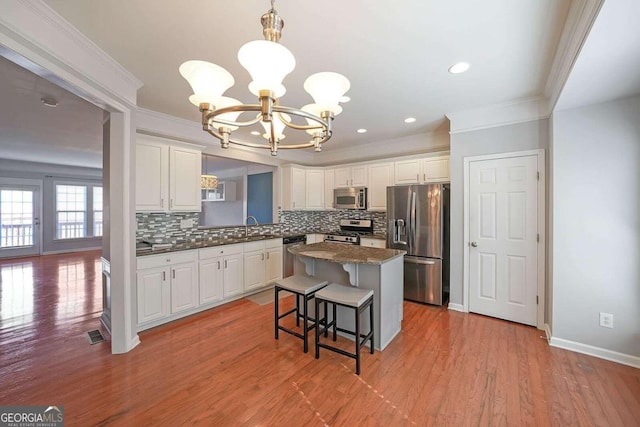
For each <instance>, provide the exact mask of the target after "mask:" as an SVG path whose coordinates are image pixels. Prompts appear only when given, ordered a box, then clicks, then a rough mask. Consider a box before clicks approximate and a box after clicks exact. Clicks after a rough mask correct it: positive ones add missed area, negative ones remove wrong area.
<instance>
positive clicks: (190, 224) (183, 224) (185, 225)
mask: <svg viewBox="0 0 640 427" xmlns="http://www.w3.org/2000/svg"><path fill="white" fill-rule="evenodd" d="M191 227H193V220H192V219H183V220H180V230H184V229H186V228H191Z"/></svg>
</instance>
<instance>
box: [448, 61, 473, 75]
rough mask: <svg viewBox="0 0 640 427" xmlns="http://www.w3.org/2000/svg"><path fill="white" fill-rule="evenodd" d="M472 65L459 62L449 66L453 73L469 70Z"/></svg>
mask: <svg viewBox="0 0 640 427" xmlns="http://www.w3.org/2000/svg"><path fill="white" fill-rule="evenodd" d="M470 66H471V65H469V63H467V62H458V63H455V64H453V65H452V66H451V67H449V72H450V73H451V74H460V73H464V72H465V71H467V70H468V69H469V67H470Z"/></svg>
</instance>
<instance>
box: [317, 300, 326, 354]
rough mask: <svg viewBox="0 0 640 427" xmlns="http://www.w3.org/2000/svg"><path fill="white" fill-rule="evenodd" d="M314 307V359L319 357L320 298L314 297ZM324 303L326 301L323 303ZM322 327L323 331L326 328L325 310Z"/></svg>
mask: <svg viewBox="0 0 640 427" xmlns="http://www.w3.org/2000/svg"><path fill="white" fill-rule="evenodd" d="M314 302H315V308H316V334H315V335H316V359H319V358H320V346H319V344H320V322H321V320H320V300H318V298H316V299H315V301H314ZM325 305H326V303H325ZM324 327H325V331H326V328H327V311H326V310H325V312H324Z"/></svg>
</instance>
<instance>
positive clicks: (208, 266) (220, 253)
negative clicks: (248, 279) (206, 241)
mask: <svg viewBox="0 0 640 427" xmlns="http://www.w3.org/2000/svg"><path fill="white" fill-rule="evenodd" d="M199 252H200V254H199V258H200V304H207V303H211V302H216V301H220V300H222V299H224V298H229V297H233V296H236V295H240V294H242V293H243V292H244V287H243V276H244V268H243V265H244V261H243V255H242V254H243V252H244V249H243V245H242V244H237V245H225V246H215V247H211V248H206V249H200V251H199Z"/></svg>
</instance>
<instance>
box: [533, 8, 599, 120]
mask: <svg viewBox="0 0 640 427" xmlns="http://www.w3.org/2000/svg"><path fill="white" fill-rule="evenodd" d="M603 4H604V0H573V1H572V2H571V6H570V8H569V13H568V15H567V19H566V20H565V24H564V27H563V29H562V34H561V36H560V41H559V42H558V47H557V49H556V54H555V56H554V58H553V63H552V64H551V70H550V71H549V75H548V77H547V82H546V84H545V87H544V96H545V97H546V98H547V99H548V100H549V107H550V109H551V111H553V109H555V106H556V103H557V102H558V98H559V97H560V94H561V93H562V89H563V88H564V85H565V83H566V82H567V79H568V78H569V75H570V74H571V70H572V69H573V65H574V64H575V62H576V59H577V58H578V56H579V55H580V51H581V50H582V46H583V45H584V42H585V41H586V39H587V36H588V35H589V32H590V31H591V27H592V26H593V23H594V22H595V20H596V18H597V16H598V13H599V12H600V9H601V7H602V5H603Z"/></svg>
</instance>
